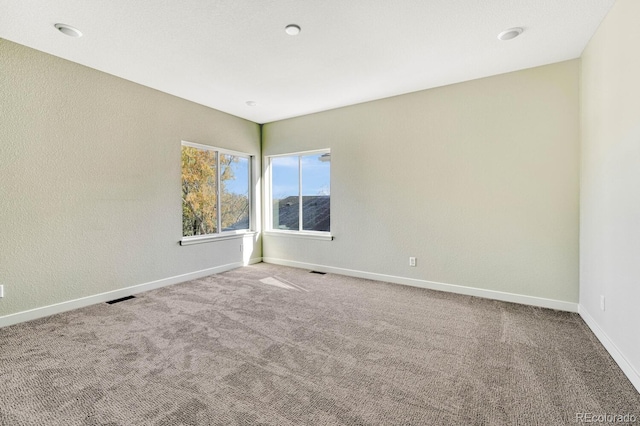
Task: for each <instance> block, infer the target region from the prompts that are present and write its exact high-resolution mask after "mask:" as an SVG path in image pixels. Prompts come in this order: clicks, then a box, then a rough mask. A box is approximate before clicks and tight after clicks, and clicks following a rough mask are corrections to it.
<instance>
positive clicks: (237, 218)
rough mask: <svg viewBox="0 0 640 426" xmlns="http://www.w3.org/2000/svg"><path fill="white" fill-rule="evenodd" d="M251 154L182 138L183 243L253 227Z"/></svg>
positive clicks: (235, 232) (230, 233) (245, 230)
mask: <svg viewBox="0 0 640 426" xmlns="http://www.w3.org/2000/svg"><path fill="white" fill-rule="evenodd" d="M251 163H252V161H251V156H250V155H248V154H243V153H239V152H234V151H228V150H224V149H219V148H213V147H210V146H207V145H200V144H195V143H191V142H182V240H181V244H189V243H193V242H201V241H204V240H212V239H215V238H219V237H224V236H232V235H235V234H242V233H246V232H247V231H249V230H250V229H251V226H252V224H251V204H252V197H251Z"/></svg>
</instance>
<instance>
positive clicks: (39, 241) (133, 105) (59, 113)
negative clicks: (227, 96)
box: [0, 40, 261, 317]
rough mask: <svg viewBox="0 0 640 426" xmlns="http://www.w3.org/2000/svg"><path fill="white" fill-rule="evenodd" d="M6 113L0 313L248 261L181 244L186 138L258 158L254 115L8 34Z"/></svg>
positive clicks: (232, 246) (0, 154)
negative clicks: (224, 109)
mask: <svg viewBox="0 0 640 426" xmlns="http://www.w3.org/2000/svg"><path fill="white" fill-rule="evenodd" d="M0 117H2V118H1V120H2V123H1V125H0V160H1V164H2V166H1V167H0V236H1V237H0V238H1V244H0V284H4V288H5V297H4V298H3V299H0V317H2V316H4V315H8V314H12V313H16V312H21V311H26V310H29V309H34V308H38V307H42V306H47V305H51V304H55V303H59V302H65V301H69V300H73V299H77V298H81V297H85V296H90V295H95V294H97V293H101V292H106V291H110V290H116V289H119V288H123V287H128V286H132V285H137V284H143V283H148V282H150V281H154V280H160V279H165V278H168V277H173V276H176V275H181V274H187V273H191V272H195V271H199V270H203V269H208V268H213V267H216V266H220V265H226V264H230V263H235V262H242V261H243V254H242V253H240V250H239V244H240V240H231V241H224V242H215V243H207V244H198V245H193V246H185V247H181V246H179V245H178V241H179V240H180V238H181V231H182V230H181V226H182V222H181V214H182V210H181V188H180V141H181V140H182V139H184V140H188V141H192V142H198V143H202V144H208V145H213V146H218V147H222V148H229V149H233V150H237V151H243V152H247V153H250V154H253V155H256V156H257V158H258V159H259V154H260V129H259V126H258V125H257V124H255V123H251V122H248V121H245V120H242V119H239V118H236V117H232V116H230V115H227V114H224V113H221V112H219V111H215V110H212V109H209V108H206V107H203V106H199V105H196V104H194V103H191V102H187V101H185V100H182V99H179V98H176V97H173V96H170V95H167V94H164V93H161V92H158V91H155V90H152V89H149V88H146V87H143V86H140V85H137V84H134V83H131V82H128V81H125V80H122V79H119V78H116V77H113V76H110V75H108V74H104V73H101V72H98V71H95V70H92V69H89V68H86V67H83V66H80V65H77V64H74V63H71V62H68V61H65V60H62V59H59V58H56V57H53V56H50V55H47V54H44V53H41V52H38V51H35V50H31V49H28V48H25V47H22V46H19V45H17V44H13V43H10V42H7V41H4V40H0ZM247 249H248V250H249V251H251V252H252V256H253V257H260V256H261V253H260V243H259V241H258V242H256V243H255V244H254V245H253V247H251V246H250V247H247Z"/></svg>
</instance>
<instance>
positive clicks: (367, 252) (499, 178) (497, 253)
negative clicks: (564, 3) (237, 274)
mask: <svg viewBox="0 0 640 426" xmlns="http://www.w3.org/2000/svg"><path fill="white" fill-rule="evenodd" d="M578 106H579V62H578V61H577V60H574V61H569V62H563V63H558V64H554V65H548V66H544V67H539V68H534V69H529V70H525V71H519V72H514V73H509V74H504V75H499V76H495V77H490V78H485V79H481V80H475V81H471V82H466V83H462V84H456V85H452V86H447V87H442V88H438V89H433V90H427V91H423V92H417V93H413V94H408V95H403V96H398V97H394V98H389V99H384V100H380V101H375V102H369V103H365V104H360V105H355V106H351V107H346V108H341V109H336V110H332V111H327V112H322V113H318V114H313V115H308V116H304V117H299V118H294V119H290V120H285V121H280V122H275V123H270V124H266V125H264V126H263V154H264V155H270V154H280V153H287V152H293V151H301V150H311V149H318V148H331V150H332V165H331V167H332V170H331V173H332V176H331V190H332V193H331V198H332V200H331V201H332V211H331V214H332V217H331V228H332V233H333V234H334V236H335V240H334V241H330V242H328V241H314V240H306V239H295V238H285V237H270V236H265V237H264V247H263V249H264V256H265V258H266V259H273V260H278V259H280V260H287V261H289V262H290V261H293V262H300V264H305V263H306V264H315V265H322V266H328V267H334V268H344V269H348V270H353V271H367V272H371V273H377V274H386V275H390V276H394V277H404V278H410V279H416V280H426V281H434V282H439V283H446V284H454V285H461V286H469V287H474V288H479V289H486V290H494V291H501V292H507V293H515V294H518V295H527V296H534V297H540V298H546V299H552V300H558V301H565V302H572V303H575V302H577V301H578V181H579V172H578V165H579V160H578V148H579V107H578ZM409 256H416V257H417V258H418V266H417V267H415V268H412V267H409V266H408V257H409Z"/></svg>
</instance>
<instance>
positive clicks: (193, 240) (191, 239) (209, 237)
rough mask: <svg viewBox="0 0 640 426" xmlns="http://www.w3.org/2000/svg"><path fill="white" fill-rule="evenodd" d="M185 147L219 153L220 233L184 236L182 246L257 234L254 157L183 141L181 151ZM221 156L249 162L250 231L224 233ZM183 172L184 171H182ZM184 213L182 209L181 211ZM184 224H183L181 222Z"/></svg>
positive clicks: (217, 190)
mask: <svg viewBox="0 0 640 426" xmlns="http://www.w3.org/2000/svg"><path fill="white" fill-rule="evenodd" d="M183 146H188V147H191V148H197V149H202V150H206V151H214V152H216V153H217V155H216V173H217V177H216V179H217V180H216V198H217V207H216V208H217V213H218V214H217V218H216V219H217V221H218V223H217V227H216V228H217V229H218V232H216V233H213V234H206V235H192V236H188V237H185V236H183V237H182V238H181V239H180V245H182V246H187V245H191V244H199V243H206V242H211V241H222V240H228V239H233V238H243V237H244V236H247V235H255V234H256V233H257V232H256V231H255V227H254V223H255V218H254V215H253V211H254V202H255V200H254V191H253V169H254V167H255V164H254V163H255V161H254V160H255V159H254V156H253V155H251V154H247V153H246V152H239V151H232V150H230V149H225V148H218V147H215V146H210V145H203V144H199V143H194V142H188V141H182V142H181V144H180V150H182V147H183ZM221 154H227V155H233V156H236V157H242V158H246V159H247V160H248V161H249V167H248V169H249V170H247V173H248V174H249V176H248V178H249V193H248V196H249V229H236V230H233V231H222V215H221V211H222V209H221V208H220V207H221V206H220V200H221V198H220V187H221V185H220V155H221ZM181 170H182V169H181ZM181 211H182V209H181ZM181 223H182V222H181ZM180 233H182V230H181V231H180Z"/></svg>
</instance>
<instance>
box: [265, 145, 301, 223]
mask: <svg viewBox="0 0 640 426" xmlns="http://www.w3.org/2000/svg"><path fill="white" fill-rule="evenodd" d="M299 188H300V186H299V175H298V156H291V157H273V158H272V159H271V199H272V208H273V210H272V215H271V217H273V229H287V230H294V231H298V230H299V229H300V227H299V226H300V225H299V224H300V222H299V215H300V212H299V195H300V189H299Z"/></svg>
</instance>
